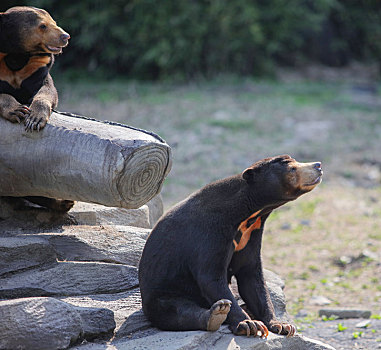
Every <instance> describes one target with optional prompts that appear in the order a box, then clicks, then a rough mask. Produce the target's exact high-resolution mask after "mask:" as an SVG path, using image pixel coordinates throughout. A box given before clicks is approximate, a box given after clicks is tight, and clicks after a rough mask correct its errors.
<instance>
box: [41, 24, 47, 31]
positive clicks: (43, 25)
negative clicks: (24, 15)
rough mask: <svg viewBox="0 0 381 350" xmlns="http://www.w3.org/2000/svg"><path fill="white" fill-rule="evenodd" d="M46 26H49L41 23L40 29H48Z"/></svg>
mask: <svg viewBox="0 0 381 350" xmlns="http://www.w3.org/2000/svg"><path fill="white" fill-rule="evenodd" d="M46 28H48V27H47V26H46V25H45V24H41V25H40V29H42V30H44V29H46Z"/></svg>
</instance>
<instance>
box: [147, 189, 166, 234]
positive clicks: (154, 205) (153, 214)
mask: <svg viewBox="0 0 381 350" xmlns="http://www.w3.org/2000/svg"><path fill="white" fill-rule="evenodd" d="M146 205H147V206H148V208H149V222H150V225H151V228H152V227H154V226H155V224H156V222H157V221H158V220H159V218H160V217H161V216H162V215H163V212H164V204H163V198H162V197H161V194H158V195H157V196H155V197H153V198H152V199H151V200H150V201H149V202H148V203H147V204H146Z"/></svg>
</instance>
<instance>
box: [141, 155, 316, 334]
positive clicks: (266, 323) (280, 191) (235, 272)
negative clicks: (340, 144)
mask: <svg viewBox="0 0 381 350" xmlns="http://www.w3.org/2000/svg"><path fill="white" fill-rule="evenodd" d="M322 174H323V173H322V170H321V163H320V162H315V163H298V162H296V161H295V160H294V159H292V158H291V157H290V156H288V155H284V156H278V157H274V158H267V159H263V160H261V161H258V162H257V163H255V164H253V165H252V166H251V167H249V168H247V169H246V170H245V171H243V173H242V174H238V175H236V176H232V177H229V178H226V179H223V180H220V181H217V182H214V183H211V184H209V185H207V186H205V187H204V188H202V189H201V190H199V191H197V192H195V193H194V194H192V195H191V196H189V197H188V198H186V199H185V200H184V201H182V202H180V203H179V204H177V205H176V206H175V207H173V208H172V209H171V210H169V211H168V212H167V213H166V215H164V216H163V217H162V218H161V219H160V220H159V222H158V223H157V224H156V226H155V227H154V228H153V230H152V233H151V235H150V236H149V238H148V240H147V243H146V245H145V248H144V250H143V254H142V258H141V261H140V265H139V282H140V290H141V295H142V302H143V311H144V313H145V314H146V316H147V317H148V319H149V320H150V321H151V322H152V323H153V324H154V325H155V326H157V327H158V328H160V329H163V330H174V331H175V330H176V331H177V330H184V331H185V330H208V331H215V330H217V329H218V328H219V327H220V325H221V324H222V323H223V322H226V323H227V324H228V325H229V328H230V329H231V331H232V332H233V333H234V334H237V335H247V336H250V335H253V336H257V335H260V336H262V337H266V336H267V335H268V330H270V331H271V332H274V333H278V334H282V335H288V336H292V335H294V334H295V332H296V329H295V326H293V325H291V324H288V323H281V322H279V321H277V319H276V317H275V314H274V308H273V305H272V303H271V300H270V295H269V292H268V289H267V287H266V283H265V281H264V278H263V271H262V262H261V255H260V252H261V242H262V234H263V229H264V224H265V222H266V219H267V218H268V216H269V215H270V213H271V212H272V211H273V210H274V209H276V208H278V207H279V206H281V205H283V204H285V203H287V202H289V201H292V200H295V199H296V198H298V197H299V196H301V195H302V194H304V193H307V192H309V191H311V190H312V189H313V188H315V186H317V185H318V184H319V183H320V181H321V177H322ZM232 276H235V277H236V279H237V282H238V289H239V293H240V295H241V297H242V299H243V300H244V302H245V303H246V305H247V307H248V310H249V312H250V313H251V314H252V315H253V317H254V319H251V318H250V317H249V315H248V314H247V313H246V312H245V311H244V310H242V308H241V307H240V306H239V305H238V303H237V301H236V300H235V299H234V297H233V295H232V293H231V291H230V289H229V286H228V284H229V282H230V280H231V277H232Z"/></svg>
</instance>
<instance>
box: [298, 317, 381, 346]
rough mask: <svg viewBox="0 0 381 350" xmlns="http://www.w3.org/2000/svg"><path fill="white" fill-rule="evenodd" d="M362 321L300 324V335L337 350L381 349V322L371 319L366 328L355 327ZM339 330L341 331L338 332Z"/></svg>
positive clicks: (349, 320) (347, 320)
mask: <svg viewBox="0 0 381 350" xmlns="http://www.w3.org/2000/svg"><path fill="white" fill-rule="evenodd" d="M362 321H365V320H364V319H346V320H334V321H316V322H311V323H304V324H302V327H303V328H304V329H303V330H302V331H300V333H301V334H303V335H305V336H306V337H309V338H313V339H316V340H320V341H322V342H323V343H326V344H329V345H331V346H333V347H334V348H336V349H337V350H349V349H366V350H373V349H381V320H376V319H371V320H369V321H370V324H369V325H368V327H366V328H358V327H356V325H357V324H358V323H359V322H362ZM340 325H341V326H340ZM344 328H345V329H344ZM339 329H342V330H341V331H339ZM356 336H357V337H356Z"/></svg>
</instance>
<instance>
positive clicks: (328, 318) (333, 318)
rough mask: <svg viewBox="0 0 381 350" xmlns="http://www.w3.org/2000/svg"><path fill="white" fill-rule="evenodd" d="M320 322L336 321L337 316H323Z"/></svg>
mask: <svg viewBox="0 0 381 350" xmlns="http://www.w3.org/2000/svg"><path fill="white" fill-rule="evenodd" d="M321 320H322V321H334V320H337V316H336V315H332V316H329V317H327V316H326V315H323V316H322V317H321Z"/></svg>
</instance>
